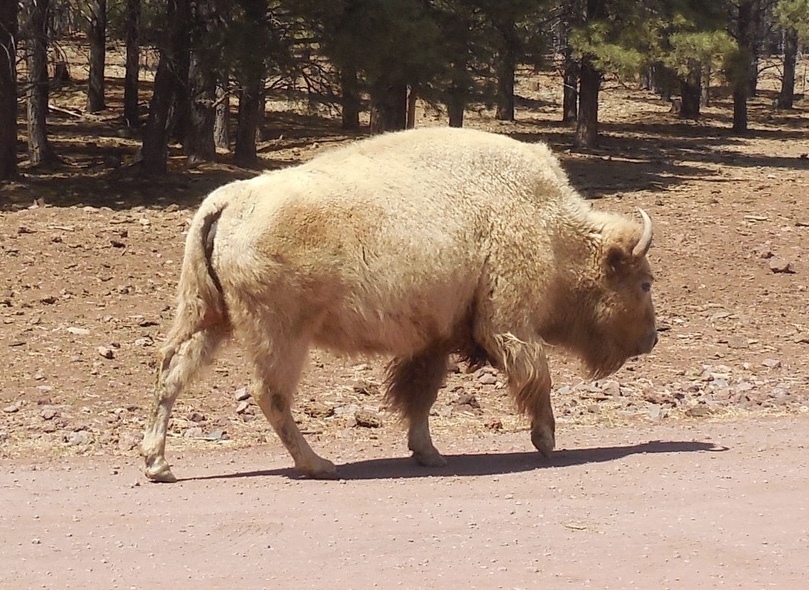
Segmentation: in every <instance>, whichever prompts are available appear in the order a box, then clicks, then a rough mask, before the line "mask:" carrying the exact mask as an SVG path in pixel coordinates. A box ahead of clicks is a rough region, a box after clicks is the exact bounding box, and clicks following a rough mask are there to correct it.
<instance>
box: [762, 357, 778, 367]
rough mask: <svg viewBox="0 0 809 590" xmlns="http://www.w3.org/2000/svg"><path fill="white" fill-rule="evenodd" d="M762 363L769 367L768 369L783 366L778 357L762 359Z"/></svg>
mask: <svg viewBox="0 0 809 590" xmlns="http://www.w3.org/2000/svg"><path fill="white" fill-rule="evenodd" d="M761 364H762V365H764V366H765V367H767V368H768V369H780V368H781V361H779V360H778V359H764V360H763V361H761Z"/></svg>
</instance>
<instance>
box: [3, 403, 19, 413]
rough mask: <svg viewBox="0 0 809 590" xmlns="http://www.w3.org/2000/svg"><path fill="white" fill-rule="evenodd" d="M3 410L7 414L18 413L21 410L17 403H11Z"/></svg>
mask: <svg viewBox="0 0 809 590" xmlns="http://www.w3.org/2000/svg"><path fill="white" fill-rule="evenodd" d="M3 411H4V412H5V413H6V414H16V413H17V412H19V411H20V408H19V406H17V405H15V404H11V405H10V406H6V407H5V408H3Z"/></svg>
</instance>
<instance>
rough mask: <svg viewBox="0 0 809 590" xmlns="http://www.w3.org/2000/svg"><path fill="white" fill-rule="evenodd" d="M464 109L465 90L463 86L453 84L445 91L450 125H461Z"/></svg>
mask: <svg viewBox="0 0 809 590" xmlns="http://www.w3.org/2000/svg"><path fill="white" fill-rule="evenodd" d="M464 111H466V92H465V90H464V89H463V88H459V87H457V86H453V87H452V88H450V89H449V91H448V92H447V114H448V115H449V126H450V127H463V116H464Z"/></svg>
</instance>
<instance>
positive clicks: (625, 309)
mask: <svg viewBox="0 0 809 590" xmlns="http://www.w3.org/2000/svg"><path fill="white" fill-rule="evenodd" d="M640 214H641V217H642V218H643V225H642V226H639V225H638V224H636V223H634V222H629V221H628V220H625V219H619V218H613V219H612V220H611V221H610V222H608V223H606V224H605V225H604V226H603V229H602V231H601V238H602V239H601V240H600V243H601V248H600V255H599V257H598V262H597V265H598V269H597V270H596V273H597V276H596V277H593V279H592V282H591V283H590V285H591V288H592V289H593V292H591V293H590V294H589V295H590V297H592V299H591V300H590V303H591V306H590V311H591V312H592V314H593V315H592V316H591V317H590V321H588V322H586V323H588V324H589V326H581V327H580V329H582V330H583V331H584V332H586V336H584V338H583V342H581V344H582V345H583V346H582V347H581V349H580V351H579V352H580V353H581V354H582V357H583V360H584V362H585V364H586V365H587V368H588V369H589V371H590V373H591V374H592V375H593V376H594V377H596V378H598V377H603V376H606V375H609V374H610V373H613V372H615V371H617V370H618V369H619V368H620V367H621V366H622V365H623V364H624V362H626V360H627V359H628V358H630V357H633V356H637V355H640V354H646V353H649V352H651V350H652V349H653V348H654V346H655V344H657V328H656V326H655V311H654V305H653V304H652V292H651V291H652V283H653V280H654V277H653V276H652V271H651V268H650V266H649V261H648V260H647V259H646V253H647V252H648V251H649V247H650V246H651V244H652V221H651V219H649V216H648V215H647V214H646V212H645V211H643V210H642V209H641V210H640Z"/></svg>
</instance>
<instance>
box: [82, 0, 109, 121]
mask: <svg viewBox="0 0 809 590" xmlns="http://www.w3.org/2000/svg"><path fill="white" fill-rule="evenodd" d="M87 41H88V42H89V44H90V75H89V77H88V80H87V112H88V113H97V112H98V111H103V110H104V109H105V108H106V104H105V103H104V63H105V61H106V51H107V0H91V2H90V32H89V34H88V35H87Z"/></svg>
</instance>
